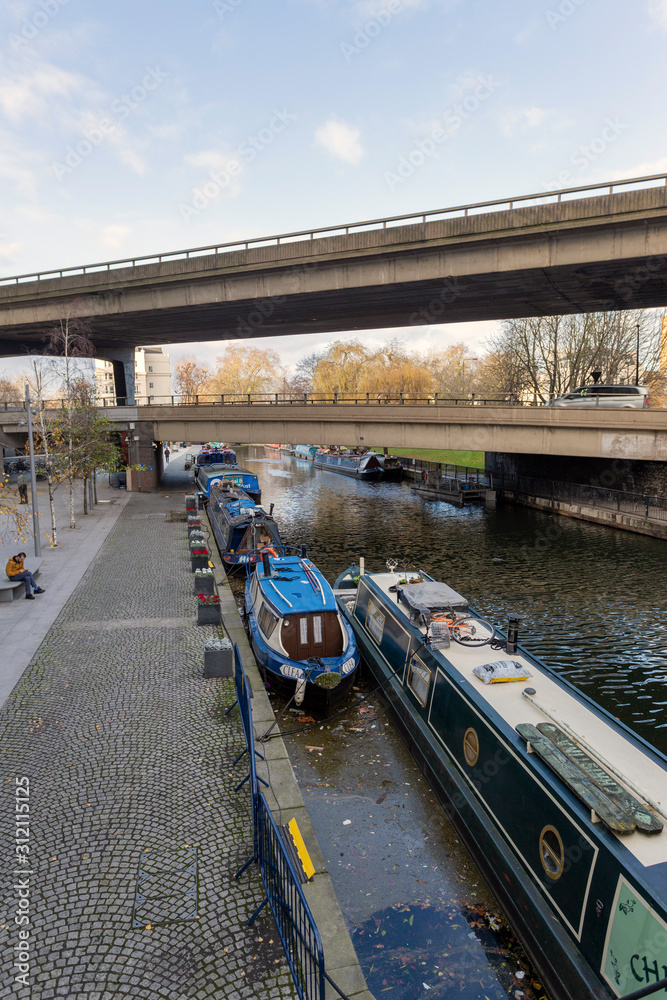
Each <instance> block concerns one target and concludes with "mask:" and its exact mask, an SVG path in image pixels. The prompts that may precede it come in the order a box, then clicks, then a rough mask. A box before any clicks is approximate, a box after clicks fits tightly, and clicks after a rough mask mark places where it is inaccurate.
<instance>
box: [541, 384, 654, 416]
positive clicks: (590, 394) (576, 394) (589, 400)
mask: <svg viewBox="0 0 667 1000" xmlns="http://www.w3.org/2000/svg"><path fill="white" fill-rule="evenodd" d="M546 405H547V406H587V407H589V406H613V407H615V408H616V409H621V410H634V409H644V408H645V407H647V406H649V390H648V386H647V385H599V384H598V385H581V386H579V388H578V389H573V390H572V392H568V393H567V395H565V396H558V397H557V398H556V399H550V400H549V402H548V403H547V404H546Z"/></svg>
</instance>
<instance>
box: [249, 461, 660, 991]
mask: <svg viewBox="0 0 667 1000" xmlns="http://www.w3.org/2000/svg"><path fill="white" fill-rule="evenodd" d="M238 452H239V462H240V463H241V464H243V465H247V467H248V468H249V469H251V470H252V471H253V472H256V473H257V475H258V478H259V481H260V485H261V488H262V501H263V503H265V504H269V503H275V510H274V514H275V516H276V518H277V520H278V524H279V526H280V529H281V532H282V535H283V537H284V539H285V541H286V542H288V543H291V544H301V543H303V542H305V543H306V544H307V545H308V552H309V555H310V556H311V557H312V559H313V561H314V562H315V563H316V564H317V565H318V566H319V568H320V569H321V570H322V571H323V572H324V574H325V575H326V576H327V578H328V579H329V580H330V581H331V582H333V580H334V579H335V577H336V576H337V575H338V574H339V573H340V572H341V571H342V570H343V569H344V568H345V567H346V566H348V565H349V564H350V563H352V562H354V561H357V560H358V557H359V556H364V557H365V559H366V565H367V567H368V568H369V569H371V570H372V569H383V568H384V567H385V562H386V560H387V559H388V558H393V559H397V560H398V561H399V568H410V567H419V568H423V569H425V570H427V571H428V572H429V573H431V574H432V575H433V576H434V577H435V578H436V579H440V580H443V581H445V582H447V583H449V584H451V585H452V586H453V587H454V588H455V589H456V590H458V591H460V592H461V593H463V594H464V595H466V596H467V597H468V598H469V599H470V601H471V603H473V604H474V605H475V606H476V608H477V610H479V611H480V612H481V613H483V614H484V615H485V616H486V617H488V618H489V619H490V620H491V621H493V622H494V623H496V624H498V625H500V626H503V627H504V625H505V623H506V621H507V616H508V613H510V612H514V611H516V612H517V613H518V614H519V615H520V618H521V626H520V628H521V635H520V638H521V641H522V642H523V643H524V644H525V645H526V646H527V647H528V648H529V649H530V650H531V651H533V652H534V653H536V654H537V655H539V656H540V657H542V658H543V659H544V660H545V661H546V662H547V663H549V664H550V665H552V666H553V667H555V668H556V669H557V670H558V671H559V672H560V673H562V674H563V676H566V677H568V678H569V679H570V680H571V681H572V682H573V683H574V684H576V685H577V686H578V687H579V688H580V689H581V690H582V691H584V692H585V693H586V694H588V695H590V696H591V697H593V698H594V699H595V700H596V701H598V702H600V703H601V704H603V705H604V706H605V707H606V708H607V709H608V710H609V711H611V712H612V713H613V714H614V715H616V716H618V717H619V718H620V719H622V720H623V721H624V722H625V723H627V724H628V725H629V726H630V727H631V728H633V729H634V730H635V731H636V732H637V733H639V734H640V735H641V736H643V737H644V738H645V739H647V740H649V741H650V742H651V743H653V744H654V745H655V746H657V747H658V748H659V749H661V750H662V751H663V752H667V713H666V712H665V706H666V705H667V560H666V559H665V555H666V550H665V548H664V543H663V542H660V541H658V540H655V539H650V538H643V537H642V536H639V535H632V534H630V533H625V532H621V531H613V530H610V529H606V528H603V527H601V526H598V525H592V524H586V523H585V522H578V521H575V520H572V519H568V518H555V517H550V516H549V515H545V514H542V513H540V512H538V511H532V510H529V509H527V508H521V507H514V506H510V505H500V504H499V505H498V507H497V508H495V509H493V510H492V509H486V508H484V507H469V508H463V509H457V508H454V507H452V506H450V505H448V504H445V503H443V502H440V501H424V500H422V499H421V498H420V497H418V496H417V495H416V494H415V493H414V492H413V491H412V490H411V489H410V487H409V484H407V483H401V484H394V483H386V484H369V483H358V482H356V481H354V480H352V479H348V478H347V477H344V476H339V475H336V474H335V473H331V472H321V471H317V470H315V469H314V468H313V466H312V463H307V462H305V461H303V460H299V459H294V458H282V459H277V458H273V457H269V456H268V455H266V454H265V452H264V449H263V448H260V447H256V448H255V447H248V448H241V449H238ZM280 704H281V703H280V702H279V699H277V698H276V707H279V706H280ZM349 704H350V710H349V711H348V712H347V713H346V714H345V715H343V716H341V717H340V718H339V719H336V720H335V721H333V722H332V723H331V724H329V725H327V726H324V727H321V726H320V725H319V724H315V725H313V720H310V719H309V718H308V717H307V716H304V714H303V713H299V712H288V716H289V720H288V721H286V722H285V725H284V728H285V729H287V730H288V731H289V733H288V735H287V736H286V742H287V743H288V746H289V751H290V755H291V757H292V760H293V761H294V763H295V769H296V774H297V778H298V780H299V783H300V786H301V789H302V792H303V795H304V800H305V802H306V805H307V808H308V811H309V814H310V816H311V819H312V822H313V825H314V827H315V830H316V833H317V836H318V840H319V843H320V846H321V848H322V851H323V853H324V856H325V859H326V862H327V865H328V867H329V871H330V873H331V876H332V879H333V883H334V887H335V890H336V893H337V895H338V898H339V901H340V904H341V907H342V909H343V913H344V914H345V916H346V919H347V922H348V926H349V928H350V932H351V934H352V939H353V941H354V944H355V947H356V949H357V954H358V955H359V959H360V962H361V964H362V967H363V969H364V972H365V974H366V977H367V981H368V984H369V987H370V989H371V990H372V992H373V993H374V995H375V996H376V997H378V998H379V997H381V996H385V995H386V996H387V997H388V998H391V1000H399V998H400V1000H413V998H414V997H418V996H422V995H424V996H428V997H433V998H438V1000H440V998H442V1000H454V998H457V1000H484V998H485V997H486V998H488V1000H502V998H517V1000H519V998H522V1000H533V998H538V997H543V996H544V995H545V993H544V990H543V989H542V987H541V984H540V982H539V980H538V979H537V978H536V974H535V972H534V971H533V970H532V969H531V968H530V966H529V964H528V962H527V960H526V959H525V957H524V956H523V954H522V953H521V950H520V948H519V946H518V944H517V943H516V941H515V940H514V939H513V937H512V935H511V932H510V931H509V929H508V928H507V925H506V923H505V920H504V918H503V915H502V913H501V911H500V910H499V908H498V905H497V903H496V902H495V900H494V899H493V896H492V894H491V892H490V890H489V888H488V886H487V885H486V884H485V883H484V881H483V880H482V879H481V877H480V875H479V873H478V872H477V870H476V869H475V866H474V864H473V863H472V861H471V860H470V858H469V856H468V855H467V852H466V851H465V850H464V848H463V846H462V845H461V843H460V842H459V839H458V837H457V835H456V832H455V831H454V829H453V828H452V827H451V825H450V824H449V822H448V821H447V819H446V817H445V816H444V814H443V812H442V810H441V809H440V807H439V806H438V804H437V802H436V801H435V796H434V795H433V793H432V792H431V790H430V789H429V787H428V784H427V783H426V781H425V780H424V778H423V777H422V776H421V773H420V772H419V770H418V768H417V767H416V765H415V764H414V762H413V761H412V758H411V757H410V755H409V753H408V752H407V751H406V749H405V747H404V746H403V743H402V742H401V740H400V738H399V737H398V735H397V734H396V732H395V731H394V729H393V726H392V725H391V724H390V722H389V719H388V717H387V715H386V713H385V710H384V707H383V703H382V700H381V699H380V698H379V697H378V696H377V695H374V694H372V693H371V685H370V684H369V683H368V682H366V683H364V682H361V684H360V690H357V691H354V692H353V693H352V698H351V701H350V703H349Z"/></svg>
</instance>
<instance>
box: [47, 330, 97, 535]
mask: <svg viewBox="0 0 667 1000" xmlns="http://www.w3.org/2000/svg"><path fill="white" fill-rule="evenodd" d="M89 334H90V326H89V325H88V324H87V323H85V322H84V321H83V320H81V319H79V318H77V317H73V316H71V315H70V314H69V313H68V314H67V315H66V316H65V317H64V318H63V319H60V320H58V321H57V323H55V325H54V326H52V327H51V329H50V330H48V331H47V334H46V338H45V339H46V344H47V346H46V350H47V352H48V353H49V354H53V355H57V356H58V358H59V359H60V366H59V367H60V374H61V381H62V391H63V396H62V399H61V401H60V410H59V413H58V417H57V418H56V420H55V421H54V427H53V429H52V441H53V442H54V445H55V447H56V448H57V449H58V450H59V452H60V457H61V464H62V466H63V472H64V477H65V479H66V481H67V485H68V489H69V526H70V528H76V519H75V516H74V483H75V480H76V478H77V463H76V454H75V415H76V409H77V385H78V382H79V380H80V377H81V374H80V364H79V362H80V359H82V358H92V356H93V343H92V341H91V339H90V336H89Z"/></svg>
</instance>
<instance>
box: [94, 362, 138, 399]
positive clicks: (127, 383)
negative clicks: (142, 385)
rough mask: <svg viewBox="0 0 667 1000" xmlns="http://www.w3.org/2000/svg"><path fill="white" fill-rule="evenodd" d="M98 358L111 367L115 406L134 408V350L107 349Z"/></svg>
mask: <svg viewBox="0 0 667 1000" xmlns="http://www.w3.org/2000/svg"><path fill="white" fill-rule="evenodd" d="M100 358H101V359H102V360H103V361H110V362H111V364H112V365H113V380H114V389H115V396H116V405H117V406H134V401H135V396H134V370H135V369H134V348H133V347H119V348H107V350H106V351H105V352H104V354H103V355H102V354H101V355H100Z"/></svg>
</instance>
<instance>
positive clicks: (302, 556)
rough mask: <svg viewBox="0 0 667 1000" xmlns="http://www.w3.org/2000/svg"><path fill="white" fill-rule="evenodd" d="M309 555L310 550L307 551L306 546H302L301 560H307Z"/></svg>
mask: <svg viewBox="0 0 667 1000" xmlns="http://www.w3.org/2000/svg"><path fill="white" fill-rule="evenodd" d="M307 553H308V550H307V548H306V546H305V545H302V546H301V558H302V559H305V558H306V555H307Z"/></svg>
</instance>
